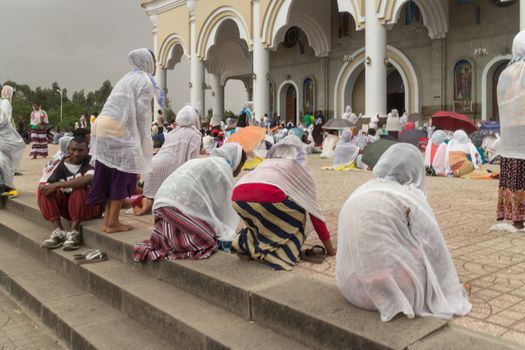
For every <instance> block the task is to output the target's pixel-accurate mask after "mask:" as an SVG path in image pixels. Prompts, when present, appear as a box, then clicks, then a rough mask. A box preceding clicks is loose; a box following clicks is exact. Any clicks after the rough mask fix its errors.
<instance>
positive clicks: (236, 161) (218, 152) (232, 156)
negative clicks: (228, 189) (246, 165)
mask: <svg viewBox="0 0 525 350" xmlns="http://www.w3.org/2000/svg"><path fill="white" fill-rule="evenodd" d="M210 155H211V156H212V157H221V158H223V159H225V160H226V161H227V162H228V164H229V165H230V167H231V168H232V169H233V170H236V169H237V168H238V167H239V165H240V164H241V160H242V146H241V145H239V144H238V143H235V142H231V143H226V144H224V145H223V146H222V147H221V148H214V149H212V150H211V153H210Z"/></svg>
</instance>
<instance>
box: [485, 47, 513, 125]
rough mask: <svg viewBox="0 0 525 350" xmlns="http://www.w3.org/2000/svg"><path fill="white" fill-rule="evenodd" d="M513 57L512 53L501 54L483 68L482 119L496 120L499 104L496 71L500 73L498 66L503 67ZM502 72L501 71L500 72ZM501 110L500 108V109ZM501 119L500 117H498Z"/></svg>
mask: <svg viewBox="0 0 525 350" xmlns="http://www.w3.org/2000/svg"><path fill="white" fill-rule="evenodd" d="M511 59H512V56H511V55H500V56H497V57H494V58H493V59H492V60H490V61H489V63H487V65H486V66H485V68H484V69H483V74H482V76H481V96H482V98H481V103H482V105H481V119H482V120H494V119H496V118H495V116H494V112H496V111H495V107H496V106H495V104H497V98H495V96H496V91H495V90H496V89H495V88H496V86H495V82H494V78H495V73H498V72H497V70H498V68H501V67H502V65H506V64H508V62H509V61H510V60H511ZM499 73H500V74H501V72H499ZM498 112H499V110H498ZM498 119H499V118H498Z"/></svg>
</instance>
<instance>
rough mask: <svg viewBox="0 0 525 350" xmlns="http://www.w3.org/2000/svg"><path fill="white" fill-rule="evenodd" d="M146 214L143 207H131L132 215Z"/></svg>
mask: <svg viewBox="0 0 525 350" xmlns="http://www.w3.org/2000/svg"><path fill="white" fill-rule="evenodd" d="M146 214H147V211H146V210H144V207H142V208H140V207H133V215H135V216H143V215H146Z"/></svg>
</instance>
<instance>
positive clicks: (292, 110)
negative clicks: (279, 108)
mask: <svg viewBox="0 0 525 350" xmlns="http://www.w3.org/2000/svg"><path fill="white" fill-rule="evenodd" d="M296 107H297V91H296V90H295V87H293V85H289V86H288V87H287V88H286V123H288V122H293V123H295V117H296V115H297V109H296Z"/></svg>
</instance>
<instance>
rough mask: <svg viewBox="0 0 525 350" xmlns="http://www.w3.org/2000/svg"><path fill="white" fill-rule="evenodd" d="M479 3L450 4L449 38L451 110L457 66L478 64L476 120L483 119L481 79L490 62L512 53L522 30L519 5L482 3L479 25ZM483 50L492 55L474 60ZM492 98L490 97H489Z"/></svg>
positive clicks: (448, 82)
mask: <svg viewBox="0 0 525 350" xmlns="http://www.w3.org/2000/svg"><path fill="white" fill-rule="evenodd" d="M475 3H477V2H475V1H473V2H472V4H469V5H459V4H458V3H457V1H452V0H451V1H450V3H449V6H450V30H449V32H448V35H447V39H446V40H447V62H446V67H447V81H446V86H447V89H446V91H447V98H446V103H447V108H449V109H451V108H452V105H453V100H454V97H453V92H454V79H453V71H454V66H455V64H456V63H457V62H458V61H459V60H461V59H463V58H466V59H469V60H470V61H472V63H473V65H474V67H473V68H474V77H473V84H474V86H473V91H474V93H475V95H474V101H475V104H474V113H472V114H471V116H472V117H474V118H476V119H480V116H481V101H482V98H484V97H483V96H481V91H482V89H481V78H482V73H483V70H484V68H485V66H486V65H487V63H488V62H489V61H490V60H491V59H492V58H494V57H496V56H498V55H504V54H506V53H510V52H511V49H512V40H513V38H514V36H515V35H516V34H517V33H518V31H519V5H518V3H516V4H514V5H512V6H509V7H498V6H496V5H494V3H493V2H492V1H480V2H479V3H480V4H481V8H480V9H481V13H480V24H476V16H475ZM479 47H484V48H487V49H488V55H487V56H484V57H474V50H475V49H476V48H479ZM489 98H490V96H489Z"/></svg>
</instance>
